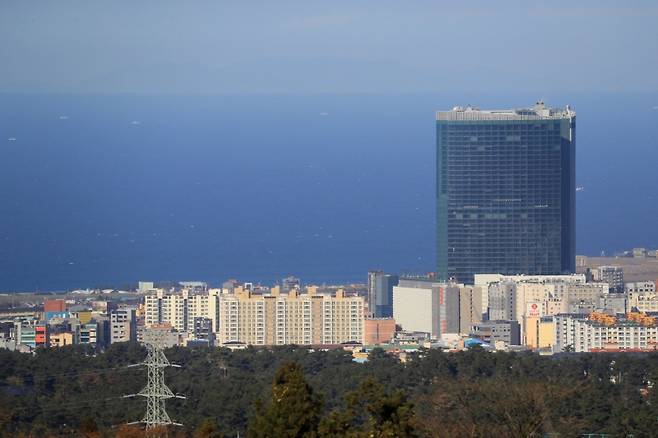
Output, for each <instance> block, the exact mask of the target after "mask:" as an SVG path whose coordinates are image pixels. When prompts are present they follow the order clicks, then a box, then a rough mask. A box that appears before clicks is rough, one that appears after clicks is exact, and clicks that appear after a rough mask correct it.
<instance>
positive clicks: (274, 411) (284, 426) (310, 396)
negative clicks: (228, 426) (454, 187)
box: [247, 363, 322, 438]
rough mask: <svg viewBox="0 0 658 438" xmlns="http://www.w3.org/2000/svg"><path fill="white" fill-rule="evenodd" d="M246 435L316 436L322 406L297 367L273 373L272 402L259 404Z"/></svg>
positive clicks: (288, 366) (289, 366)
mask: <svg viewBox="0 0 658 438" xmlns="http://www.w3.org/2000/svg"><path fill="white" fill-rule="evenodd" d="M256 411H257V412H256V416H255V418H254V419H253V420H252V422H251V423H250V424H249V428H248V431H247V434H248V436H249V437H253V438H261V437H262V438H265V437H276V438H279V437H280V438H286V437H288V438H298V437H315V436H317V427H318V424H319V421H320V414H321V411H322V402H321V400H320V398H319V397H318V396H317V395H316V394H315V393H314V392H313V388H311V386H310V385H309V384H308V382H307V381H306V379H305V378H304V373H303V372H302V369H301V368H300V366H299V365H297V364H296V363H287V364H285V365H283V366H282V367H281V368H279V369H278V370H277V371H276V374H275V376H274V383H273V384H272V398H271V400H270V401H269V403H267V404H265V405H264V404H262V403H260V404H258V405H257V407H256Z"/></svg>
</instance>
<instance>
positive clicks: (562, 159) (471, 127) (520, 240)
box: [436, 103, 576, 283]
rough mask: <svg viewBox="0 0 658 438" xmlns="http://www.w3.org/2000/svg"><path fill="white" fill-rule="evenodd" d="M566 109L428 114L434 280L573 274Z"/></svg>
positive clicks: (571, 136) (571, 123)
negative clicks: (433, 144)
mask: <svg viewBox="0 0 658 438" xmlns="http://www.w3.org/2000/svg"><path fill="white" fill-rule="evenodd" d="M575 124H576V118H575V113H574V112H573V111H571V110H570V109H569V108H568V107H567V109H566V110H554V109H547V108H545V107H544V106H543V104H541V103H539V104H537V105H536V106H535V107H534V108H532V109H524V110H506V111H480V110H477V109H472V108H467V109H462V108H456V109H454V110H452V111H447V112H439V113H437V125H436V135H437V155H436V160H437V162H436V165H437V231H438V233H437V247H438V254H437V262H438V275H439V278H440V279H442V280H447V279H449V278H451V277H453V278H456V279H457V281H459V282H463V283H472V282H473V275H474V274H476V273H500V274H508V275H512V274H561V273H569V272H574V269H575Z"/></svg>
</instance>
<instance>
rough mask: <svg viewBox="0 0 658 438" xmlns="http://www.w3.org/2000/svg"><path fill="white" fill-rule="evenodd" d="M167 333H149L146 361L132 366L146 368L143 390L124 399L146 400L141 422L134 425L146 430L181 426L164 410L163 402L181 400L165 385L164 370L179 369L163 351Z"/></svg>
mask: <svg viewBox="0 0 658 438" xmlns="http://www.w3.org/2000/svg"><path fill="white" fill-rule="evenodd" d="M166 333H167V331H165V330H162V329H153V330H151V333H150V336H149V337H150V338H151V339H150V340H149V342H148V343H147V344H146V349H147V351H148V354H147V356H146V360H145V361H144V362H142V363H140V364H136V365H132V366H142V365H143V366H146V370H147V375H148V381H147V384H146V386H145V387H144V389H142V390H141V391H140V392H138V393H137V394H131V395H126V396H124V397H134V396H141V397H145V398H146V415H144V418H143V419H142V420H141V421H137V422H135V423H130V424H136V423H144V424H145V425H146V430H150V429H154V428H156V427H162V426H168V425H175V426H182V424H180V423H176V422H174V421H172V420H171V418H169V414H167V411H166V410H165V402H166V401H167V399H169V398H182V399H184V398H185V397H183V396H181V395H176V394H174V393H173V392H172V391H171V389H169V387H168V386H167V385H166V384H165V381H164V370H165V368H167V367H179V365H174V364H172V363H170V362H169V360H168V359H167V356H165V354H164V351H163V345H164V336H165V335H166Z"/></svg>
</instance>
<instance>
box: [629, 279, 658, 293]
mask: <svg viewBox="0 0 658 438" xmlns="http://www.w3.org/2000/svg"><path fill="white" fill-rule="evenodd" d="M624 292H625V293H627V294H646V293H654V292H656V282H654V281H633V282H628V283H624Z"/></svg>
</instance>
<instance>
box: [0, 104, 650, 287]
mask: <svg viewBox="0 0 658 438" xmlns="http://www.w3.org/2000/svg"><path fill="white" fill-rule="evenodd" d="M539 98H541V99H543V100H545V101H546V102H547V103H548V104H550V105H554V106H564V105H566V104H569V105H571V106H572V107H574V108H575V110H576V112H577V184H578V186H580V187H581V189H579V191H578V193H577V244H578V253H579V254H587V255H600V254H601V253H602V252H605V253H606V254H612V253H614V252H615V251H620V250H623V249H628V248H631V247H637V246H644V247H648V248H657V247H658V226H657V225H656V224H657V223H658V93H648V94H647V93H636V94H628V93H626V94H614V93H609V94H582V93H581V94H578V93H576V94H566V93H565V94H562V95H557V94H548V95H536V94H529V93H528V94H522V93H519V94H504V95H493V94H486V95H482V94H477V93H470V94H454V95H448V94H441V95H439V94H414V95H203V96H202V95H193V96H182V95H128V94H125V95H58V94H49V95H29V94H23V95H0V291H31V290H37V289H38V290H63V289H75V288H87V287H127V286H129V285H130V284H132V283H134V282H136V281H138V280H154V281H162V280H205V281H208V282H210V283H211V284H218V283H220V282H221V281H224V280H226V279H228V278H238V279H240V280H244V281H256V282H263V283H268V284H271V283H273V282H275V281H277V280H279V279H281V278H283V277H285V276H288V275H291V274H294V275H296V276H299V277H300V278H301V279H302V281H303V282H305V283H308V282H314V283H344V282H364V281H365V280H366V272H367V270H368V269H374V268H378V269H384V270H387V271H391V272H399V273H423V272H427V271H431V270H433V269H434V261H435V256H434V248H435V232H434V209H435V206H434V178H435V175H434V149H435V138H434V137H435V125H434V112H435V111H436V110H438V109H450V108H451V107H453V106H455V105H467V104H473V105H478V106H480V107H483V108H505V107H519V106H527V105H532V104H533V103H534V102H535V101H536V100H537V99H539Z"/></svg>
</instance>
